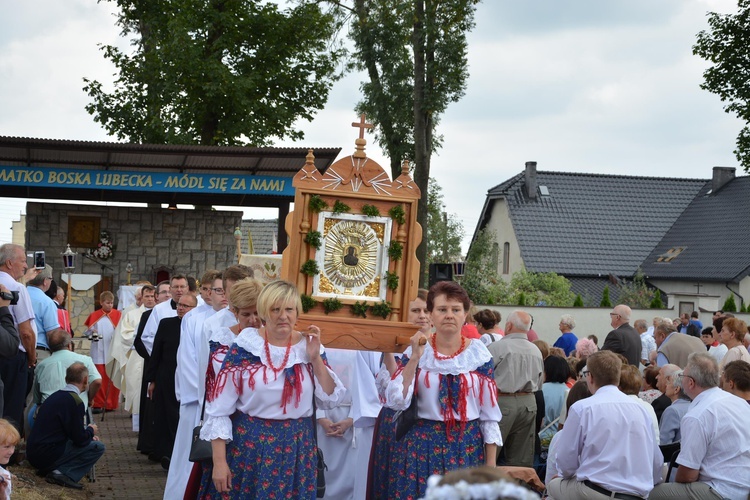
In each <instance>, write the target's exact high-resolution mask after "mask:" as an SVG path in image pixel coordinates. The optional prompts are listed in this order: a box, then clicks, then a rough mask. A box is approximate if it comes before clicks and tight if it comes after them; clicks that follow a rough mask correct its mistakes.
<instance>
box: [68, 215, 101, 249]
mask: <svg viewBox="0 0 750 500" xmlns="http://www.w3.org/2000/svg"><path fill="white" fill-rule="evenodd" d="M100 224H101V219H100V218H99V217H86V216H78V215H69V216H68V241H67V243H69V244H70V246H72V247H84V248H93V247H95V246H96V245H97V243H99V235H100Z"/></svg>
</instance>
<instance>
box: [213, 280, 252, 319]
mask: <svg viewBox="0 0 750 500" xmlns="http://www.w3.org/2000/svg"><path fill="white" fill-rule="evenodd" d="M217 279H218V278H217ZM261 290H263V283H261V282H260V281H258V280H256V279H255V278H245V279H242V280H239V281H238V282H236V283H235V284H234V286H233V287H232V289H231V290H230V291H229V305H230V306H231V308H232V309H234V310H235V311H239V310H240V309H245V308H247V307H253V306H257V304H258V295H260V292H261Z"/></svg>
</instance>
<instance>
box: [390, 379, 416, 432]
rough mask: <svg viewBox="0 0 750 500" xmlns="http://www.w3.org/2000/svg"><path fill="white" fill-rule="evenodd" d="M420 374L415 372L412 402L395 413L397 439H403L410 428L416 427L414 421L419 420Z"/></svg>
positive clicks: (394, 421)
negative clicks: (418, 387) (418, 378)
mask: <svg viewBox="0 0 750 500" xmlns="http://www.w3.org/2000/svg"><path fill="white" fill-rule="evenodd" d="M418 376H419V375H418V374H417V373H416V372H415V373H414V392H413V393H412V395H411V403H409V406H408V407H407V408H406V409H405V410H401V411H397V412H396V413H395V414H394V415H393V424H394V425H395V429H394V431H393V432H394V435H395V437H396V441H401V438H403V437H404V436H405V435H406V433H407V432H409V430H410V429H411V428H412V427H414V423H415V422H416V421H417V418H418V417H417V377H418Z"/></svg>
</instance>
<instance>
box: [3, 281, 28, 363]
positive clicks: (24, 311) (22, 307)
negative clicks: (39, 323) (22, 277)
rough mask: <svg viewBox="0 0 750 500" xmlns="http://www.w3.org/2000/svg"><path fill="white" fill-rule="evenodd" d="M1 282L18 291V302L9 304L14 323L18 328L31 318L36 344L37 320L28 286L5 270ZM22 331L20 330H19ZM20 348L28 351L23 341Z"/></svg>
mask: <svg viewBox="0 0 750 500" xmlns="http://www.w3.org/2000/svg"><path fill="white" fill-rule="evenodd" d="M0 283H2V284H3V285H5V288H7V289H8V290H10V291H11V292H13V291H15V292H18V304H16V305H13V306H8V310H10V314H11V316H13V323H15V326H16V328H18V325H20V324H21V323H23V322H24V321H29V320H31V329H32V330H34V345H36V322H35V321H34V307H33V306H32V305H31V298H30V297H29V292H28V291H27V290H26V287H25V286H23V285H22V284H20V283H19V282H18V281H16V280H14V279H13V277H11V275H10V274H8V273H6V272H5V271H0ZM19 333H20V332H19ZM18 348H19V349H20V350H22V351H23V352H26V348H25V347H24V346H23V344H22V343H20V342H19V344H18Z"/></svg>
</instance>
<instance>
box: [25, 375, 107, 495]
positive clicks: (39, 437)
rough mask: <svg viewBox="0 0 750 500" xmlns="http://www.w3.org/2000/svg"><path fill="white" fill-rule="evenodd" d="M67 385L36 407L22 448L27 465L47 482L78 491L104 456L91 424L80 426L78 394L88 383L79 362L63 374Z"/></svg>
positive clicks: (81, 417)
mask: <svg viewBox="0 0 750 500" xmlns="http://www.w3.org/2000/svg"><path fill="white" fill-rule="evenodd" d="M65 381H66V382H67V384H68V385H66V386H65V387H63V388H62V389H61V390H59V391H57V392H56V393H54V394H52V395H51V396H50V397H48V398H47V400H46V401H45V402H44V403H43V404H42V406H41V408H39V413H38V414H37V417H36V424H35V425H34V428H33V429H32V430H31V434H30V435H29V439H28V443H27V445H26V456H27V458H28V459H29V463H31V465H33V466H34V467H35V468H37V469H39V472H40V473H42V474H46V479H47V482H49V483H54V484H59V485H61V486H66V487H68V488H76V489H81V488H83V486H82V485H81V484H80V483H79V482H78V481H80V480H81V478H82V477H83V476H85V475H86V473H87V472H88V471H89V470H90V469H91V467H93V466H94V464H95V463H96V462H97V460H99V458H101V456H102V455H103V454H104V444H102V443H101V442H100V441H99V438H98V437H96V434H97V431H98V430H97V427H96V425H94V424H89V425H88V426H87V427H84V426H83V419H84V413H85V409H84V405H83V401H81V396H80V394H81V393H82V392H85V391H86V389H87V388H88V383H89V372H88V370H87V369H86V366H85V365H84V364H83V363H79V362H75V363H73V364H72V365H70V366H69V367H68V369H67V370H66V372H65Z"/></svg>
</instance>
